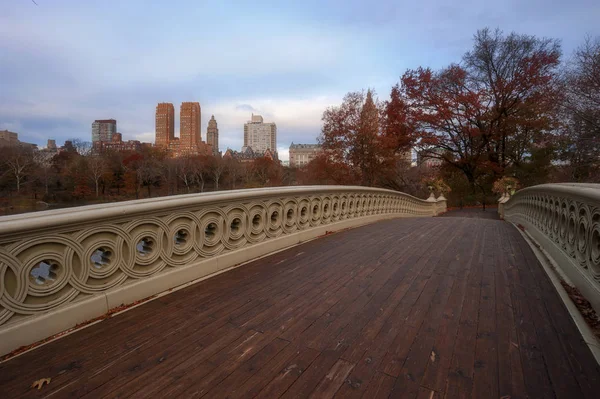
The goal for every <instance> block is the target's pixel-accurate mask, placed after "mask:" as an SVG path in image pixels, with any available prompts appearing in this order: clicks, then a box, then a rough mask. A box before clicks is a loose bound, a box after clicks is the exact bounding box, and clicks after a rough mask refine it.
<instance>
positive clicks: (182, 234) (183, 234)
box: [173, 229, 189, 247]
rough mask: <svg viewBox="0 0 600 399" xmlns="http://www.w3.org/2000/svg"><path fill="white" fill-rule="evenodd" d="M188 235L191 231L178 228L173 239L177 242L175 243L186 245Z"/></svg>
mask: <svg viewBox="0 0 600 399" xmlns="http://www.w3.org/2000/svg"><path fill="white" fill-rule="evenodd" d="M188 235H189V233H188V231H187V230H184V229H180V230H177V233H175V236H173V241H174V242H175V245H176V246H178V247H180V246H182V245H185V244H186V243H187V239H188Z"/></svg>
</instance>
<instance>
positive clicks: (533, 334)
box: [507, 236, 554, 397]
mask: <svg viewBox="0 0 600 399" xmlns="http://www.w3.org/2000/svg"><path fill="white" fill-rule="evenodd" d="M515 239H518V238H517V237H514V236H513V237H510V236H509V247H508V254H507V255H508V263H509V265H510V267H508V268H507V274H508V276H509V281H510V289H511V301H512V305H513V314H514V318H515V325H516V328H517V335H518V337H519V352H520V354H521V364H522V366H523V379H524V381H525V389H526V391H527V395H528V396H530V397H536V396H537V397H554V390H553V389H552V385H551V383H550V377H549V375H548V371H547V369H546V365H545V360H544V355H543V352H542V349H541V348H540V346H539V342H540V341H539V338H538V336H537V330H536V328H535V324H534V323H533V315H532V314H531V310H530V308H529V301H530V298H529V297H528V295H527V294H526V291H528V290H529V289H531V287H528V286H526V285H524V284H525V282H524V281H522V280H521V275H522V273H521V272H520V271H519V265H518V263H519V262H521V261H522V258H521V254H520V252H519V249H518V243H517V242H516V241H515Z"/></svg>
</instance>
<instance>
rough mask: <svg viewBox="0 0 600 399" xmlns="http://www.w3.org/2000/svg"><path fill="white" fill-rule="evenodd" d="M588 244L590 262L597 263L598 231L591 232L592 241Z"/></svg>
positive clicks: (598, 256)
mask: <svg viewBox="0 0 600 399" xmlns="http://www.w3.org/2000/svg"><path fill="white" fill-rule="evenodd" d="M590 242H591V248H590V250H591V255H592V262H598V261H600V231H598V230H596V229H594V230H593V231H592V239H591V241H590Z"/></svg>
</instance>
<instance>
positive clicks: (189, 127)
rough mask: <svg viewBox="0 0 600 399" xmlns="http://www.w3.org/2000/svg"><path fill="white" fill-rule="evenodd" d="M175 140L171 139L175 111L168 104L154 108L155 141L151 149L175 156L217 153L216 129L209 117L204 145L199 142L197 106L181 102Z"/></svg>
mask: <svg viewBox="0 0 600 399" xmlns="http://www.w3.org/2000/svg"><path fill="white" fill-rule="evenodd" d="M179 112H180V113H179V137H175V107H173V104H171V103H159V104H158V105H157V106H156V138H155V141H154V145H155V146H157V147H160V148H164V149H167V150H169V151H171V152H173V153H174V154H175V156H184V155H198V154H211V153H212V154H214V155H217V154H218V153H219V129H218V127H217V121H216V120H215V116H214V115H213V116H212V117H211V118H210V121H208V128H207V130H206V142H204V141H203V140H202V133H201V126H200V120H201V118H200V117H201V109H200V103H198V102H183V103H181V109H180V111H179Z"/></svg>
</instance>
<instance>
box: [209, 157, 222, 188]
mask: <svg viewBox="0 0 600 399" xmlns="http://www.w3.org/2000/svg"><path fill="white" fill-rule="evenodd" d="M224 172H225V163H224V162H223V160H222V159H221V158H220V157H214V156H213V157H212V162H211V174H212V178H213V181H214V182H215V191H219V180H220V179H221V176H222V175H223V173H224Z"/></svg>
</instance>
